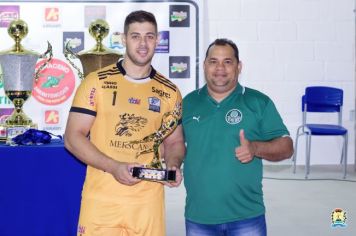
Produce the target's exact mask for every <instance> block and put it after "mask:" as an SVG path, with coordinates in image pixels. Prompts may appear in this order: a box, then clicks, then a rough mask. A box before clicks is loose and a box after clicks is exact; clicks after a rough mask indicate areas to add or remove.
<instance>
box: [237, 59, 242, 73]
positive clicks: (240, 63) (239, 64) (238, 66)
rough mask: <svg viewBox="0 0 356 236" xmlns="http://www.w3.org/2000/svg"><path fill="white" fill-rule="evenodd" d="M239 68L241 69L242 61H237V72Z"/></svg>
mask: <svg viewBox="0 0 356 236" xmlns="http://www.w3.org/2000/svg"><path fill="white" fill-rule="evenodd" d="M241 70H242V61H239V63H238V65H237V71H238V74H240V73H241Z"/></svg>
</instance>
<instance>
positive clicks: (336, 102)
mask: <svg viewBox="0 0 356 236" xmlns="http://www.w3.org/2000/svg"><path fill="white" fill-rule="evenodd" d="M343 95H344V92H343V90H342V89H339V88H333V87H325V86H311V87H307V88H306V89H305V94H304V95H303V96H302V111H303V123H305V122H306V112H338V113H339V117H338V120H339V121H338V123H339V125H341V120H342V105H343Z"/></svg>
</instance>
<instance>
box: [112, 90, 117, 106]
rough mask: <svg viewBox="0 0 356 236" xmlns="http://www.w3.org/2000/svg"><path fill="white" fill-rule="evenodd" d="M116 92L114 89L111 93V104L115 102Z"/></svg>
mask: <svg viewBox="0 0 356 236" xmlns="http://www.w3.org/2000/svg"><path fill="white" fill-rule="evenodd" d="M116 94H117V91H114V92H113V93H112V105H113V106H115V103H116Z"/></svg>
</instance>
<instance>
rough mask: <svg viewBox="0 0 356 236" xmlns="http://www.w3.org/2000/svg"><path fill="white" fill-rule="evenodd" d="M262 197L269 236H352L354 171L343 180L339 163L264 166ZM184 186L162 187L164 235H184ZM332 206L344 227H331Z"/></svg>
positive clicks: (355, 193)
mask: <svg viewBox="0 0 356 236" xmlns="http://www.w3.org/2000/svg"><path fill="white" fill-rule="evenodd" d="M264 177H265V178H264V180H263V189H264V195H265V196H264V198H265V205H266V210H267V213H266V218H267V228H268V229H267V230H268V235H269V236H286V235H287V236H355V235H356V172H354V166H353V165H352V166H349V169H348V176H347V178H346V181H343V180H342V171H341V167H340V166H312V167H311V172H310V175H309V179H308V180H305V179H304V168H303V167H298V168H297V173H296V174H293V173H292V167H291V166H290V165H266V164H265V166H264ZM184 202H185V189H184V186H183V185H181V186H180V187H179V188H171V189H169V188H166V211H167V217H166V219H167V236H184V235H185V228H184V216H183V214H184ZM335 208H342V209H343V210H344V211H345V212H346V217H347V219H346V224H347V226H346V227H345V228H332V227H331V213H332V211H333V210H334V209H335Z"/></svg>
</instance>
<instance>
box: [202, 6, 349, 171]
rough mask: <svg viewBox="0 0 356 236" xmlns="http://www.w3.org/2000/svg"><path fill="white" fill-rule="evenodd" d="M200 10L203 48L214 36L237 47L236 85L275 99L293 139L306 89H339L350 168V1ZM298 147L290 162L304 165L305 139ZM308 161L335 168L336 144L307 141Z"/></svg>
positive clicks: (338, 146)
mask: <svg viewBox="0 0 356 236" xmlns="http://www.w3.org/2000/svg"><path fill="white" fill-rule="evenodd" d="M205 4H206V5H205V9H206V12H205V22H206V23H207V24H206V30H205V37H206V38H207V39H206V40H205V41H206V43H208V42H211V41H213V40H214V39H215V38H217V37H219V38H221V37H226V38H230V39H232V40H234V41H235V42H236V43H237V45H238V47H239V49H240V58H241V60H242V62H243V72H242V75H241V77H240V82H241V83H242V84H243V85H245V86H248V87H252V88H255V89H258V90H260V91H262V92H264V93H266V94H267V95H269V96H270V97H271V98H272V99H273V100H274V102H275V103H276V106H277V108H278V109H279V111H280V113H281V115H282V117H283V119H284V121H285V123H286V125H287V127H288V129H289V131H290V133H291V136H292V137H293V139H295V134H296V129H297V127H298V126H299V125H300V123H301V105H300V104H301V102H300V98H301V96H302V94H303V92H304V89H305V87H306V86H310V85H327V86H334V87H339V88H342V89H343V90H344V109H343V111H344V114H343V115H344V116H343V124H344V126H346V127H347V128H348V130H349V148H348V160H349V161H348V162H349V163H354V156H355V149H354V143H355V141H354V137H355V133H354V121H353V119H352V118H351V115H350V114H351V112H352V111H353V110H354V107H355V101H354V98H355V80H354V73H355V72H354V68H355V67H354V64H355V51H354V50H355V42H354V40H355V18H354V12H353V10H354V0H234V1H231V0H207V1H206V2H205ZM206 47H207V45H205V46H204V50H205V49H206ZM315 118H319V119H320V117H315ZM333 118H334V117H333ZM330 120H332V118H328V119H326V120H325V121H326V122H329V121H330ZM300 141H301V143H300V146H299V149H298V160H297V163H298V164H303V163H304V162H305V155H304V145H303V144H304V139H303V138H301V139H300ZM311 155H312V159H311V163H312V164H336V163H338V162H339V161H340V155H341V138H340V137H338V138H334V137H320V138H318V137H317V138H314V139H313V141H312V154H311Z"/></svg>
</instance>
